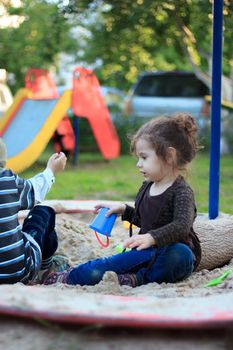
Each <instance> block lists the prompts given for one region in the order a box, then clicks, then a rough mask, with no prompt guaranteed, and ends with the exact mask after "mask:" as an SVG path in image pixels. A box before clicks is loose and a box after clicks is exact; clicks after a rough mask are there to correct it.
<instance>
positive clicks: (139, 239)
mask: <svg viewBox="0 0 233 350" xmlns="http://www.w3.org/2000/svg"><path fill="white" fill-rule="evenodd" d="M155 244H156V242H155V240H154V238H153V237H152V236H151V235H150V234H149V233H145V234H142V235H134V236H132V237H130V238H129V239H127V241H126V242H125V243H124V244H123V249H126V248H131V249H132V248H137V250H142V249H146V248H149V247H151V246H153V245H155Z"/></svg>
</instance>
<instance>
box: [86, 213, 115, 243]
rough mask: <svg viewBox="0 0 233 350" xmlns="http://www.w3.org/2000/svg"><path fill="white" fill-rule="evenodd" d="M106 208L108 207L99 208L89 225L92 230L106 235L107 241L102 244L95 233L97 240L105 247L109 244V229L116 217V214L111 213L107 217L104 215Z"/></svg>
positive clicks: (110, 229)
mask: <svg viewBox="0 0 233 350" xmlns="http://www.w3.org/2000/svg"><path fill="white" fill-rule="evenodd" d="M108 210H109V209H108V208H101V209H100V211H99V212H98V214H97V215H96V217H95V219H94V220H93V222H92V223H91V224H90V225H89V227H90V228H91V229H92V230H94V231H95V233H96V232H98V233H100V234H102V235H104V236H106V237H107V243H106V244H104V243H103V242H101V241H100V239H99V237H98V235H97V234H96V237H97V239H98V242H99V243H100V244H101V245H102V246H103V247H105V248H106V247H108V245H109V237H110V236H111V231H112V228H113V225H114V223H115V221H116V218H117V214H112V215H110V216H109V217H106V216H105V215H106V213H107V211H108Z"/></svg>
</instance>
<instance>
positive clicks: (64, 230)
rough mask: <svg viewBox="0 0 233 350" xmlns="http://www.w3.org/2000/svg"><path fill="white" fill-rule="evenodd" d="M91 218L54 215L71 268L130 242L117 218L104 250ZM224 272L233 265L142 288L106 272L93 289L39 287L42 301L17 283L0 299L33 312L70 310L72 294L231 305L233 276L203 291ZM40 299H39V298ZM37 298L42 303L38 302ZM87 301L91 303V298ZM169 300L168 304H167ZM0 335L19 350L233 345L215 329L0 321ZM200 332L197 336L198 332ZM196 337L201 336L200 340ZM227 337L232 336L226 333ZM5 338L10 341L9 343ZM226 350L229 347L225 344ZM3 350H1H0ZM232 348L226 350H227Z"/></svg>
mask: <svg viewBox="0 0 233 350" xmlns="http://www.w3.org/2000/svg"><path fill="white" fill-rule="evenodd" d="M93 217H94V215H93V214H92V213H85V214H72V215H70V214H69V215H68V214H58V215H57V220H56V229H57V233H58V236H59V248H58V251H57V253H58V254H65V255H67V256H68V257H69V259H70V264H71V265H72V266H75V265H76V264H80V263H83V262H85V261H87V260H89V259H94V258H96V257H102V256H107V255H112V254H115V253H116V249H115V247H116V245H117V244H118V243H120V242H123V241H124V240H125V238H127V237H128V229H127V228H126V227H125V226H124V225H123V223H122V222H121V221H120V219H117V221H116V224H115V225H114V228H113V230H112V237H111V239H110V246H109V247H108V248H106V249H104V248H102V247H101V246H100V245H99V243H98V242H97V240H96V237H95V235H94V233H93V231H92V230H91V229H90V228H89V227H88V223H90V222H91V221H92V219H93ZM228 268H233V260H231V261H229V263H228V264H226V265H224V266H222V267H221V268H220V267H219V268H215V269H213V270H212V271H209V270H205V269H204V270H201V271H199V272H195V273H193V274H192V276H191V277H189V278H188V279H187V280H185V281H182V282H179V283H176V284H169V283H168V284H165V283H162V284H160V285H159V284H157V283H150V284H148V285H145V286H140V287H137V288H131V287H128V286H119V284H118V283H117V280H116V278H115V277H114V274H111V273H106V274H105V276H104V278H103V280H102V281H101V282H100V283H99V284H97V285H95V286H67V285H63V284H56V285H52V286H42V285H41V286H38V287H37V288H39V290H40V292H41V293H39V294H41V299H40V297H38V295H37V294H36V293H35V298H34V299H33V300H32V294H30V293H29V294H27V288H29V287H25V286H23V285H22V284H21V283H17V284H16V285H14V287H12V286H7V285H6V286H0V289H1V299H2V300H6V301H8V302H9V301H10V300H11V301H12V303H13V304H14V305H15V306H16V307H17V305H18V307H22V305H25V307H28V306H29V307H31V308H32V309H33V308H35V309H36V305H37V304H40V303H44V305H46V303H49V307H50V308H53V307H54V308H55V309H56V308H59V307H61V305H62V300H63V299H64V300H65V299H70V300H69V303H68V304H67V305H71V307H72V295H84V294H90V295H93V294H94V295H97V296H98V297H99V296H101V295H102V294H106V295H117V296H131V297H135V296H136V297H143V298H144V297H146V298H148V300H149V299H150V298H151V297H154V298H156V300H158V299H159V300H161V304H164V305H166V303H167V304H168V305H169V302H170V303H172V304H174V303H176V301H178V302H179V303H182V300H186V301H187V302H189V301H190V300H191V301H192V300H193V301H194V300H196V299H198V298H200V300H201V298H202V297H208V296H210V297H215V296H216V301H217V302H221V300H224V299H225V300H228V302H230V301H231V300H233V273H232V274H230V275H229V276H228V277H227V278H226V280H225V281H224V282H223V283H221V284H220V285H218V286H215V287H211V288H205V287H204V285H205V284H206V283H207V282H209V281H210V280H211V279H213V278H216V277H218V276H219V275H221V274H222V273H223V272H224V271H226V270H227V269H228ZM37 297H38V298H37ZM39 299H40V300H39ZM90 299H91V298H90ZM166 300H167V301H166ZM0 324H1V330H2V333H1V335H0V343H1V344H2V345H3V346H4V349H5V350H9V349H15V348H17V347H18V348H20V349H21V348H22V349H24V350H31V349H33V350H37V349H38V350H40V349H50V350H51V349H59V350H60V349H61V350H63V349H64V350H65V349H77V350H78V349H80V350H81V349H101V350H102V349H119V348H121V349H126V350H129V349H133V348H134V349H136V350H140V349H142V348H145V349H154V344H155V341H156V342H157V345H159V346H158V348H159V349H166V350H169V349H174V348H176V347H177V348H180V349H189V350H194V349H195V350H197V349H203V350H208V349H212V350H213V349H227V348H228V347H225V345H226V343H227V344H228V343H229V342H230V343H232V338H231V339H230V340H229V337H230V336H229V335H228V336H226V333H224V332H222V331H220V330H218V331H215V332H212V331H208V332H205V331H202V332H201V331H195V332H193V333H192V332H190V331H183V330H180V331H179V333H177V332H174V331H172V330H168V331H166V330H160V331H157V332H156V331H155V330H154V331H151V330H149V329H148V330H141V331H140V334H138V332H137V330H136V331H134V330H129V329H119V330H118V331H117V332H116V331H115V330H106V329H104V328H102V327H101V326H100V325H98V324H97V325H94V326H84V327H83V326H80V325H77V326H76V327H74V326H69V327H68V326H61V325H54V324H51V323H50V322H44V321H42V320H39V323H35V322H32V321H31V322H28V321H26V320H20V319H8V318H7V319H4V318H3V317H2V318H0ZM12 327H13V328H12ZM198 332H199V333H198ZM198 334H199V335H198ZM229 334H231V333H229ZM7 339H11V340H10V341H8V340H7ZM227 346H228V345H227ZM0 348H1V347H0ZM229 349H230V348H229Z"/></svg>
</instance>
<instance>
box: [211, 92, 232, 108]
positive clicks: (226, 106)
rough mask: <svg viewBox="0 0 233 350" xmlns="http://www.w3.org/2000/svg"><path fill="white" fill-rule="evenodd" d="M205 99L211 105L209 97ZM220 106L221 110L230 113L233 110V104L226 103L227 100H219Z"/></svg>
mask: <svg viewBox="0 0 233 350" xmlns="http://www.w3.org/2000/svg"><path fill="white" fill-rule="evenodd" d="M205 99H206V101H207V102H208V103H211V96H205ZM221 106H222V108H226V109H228V110H230V111H232V110H233V102H231V101H227V100H223V99H222V100H221Z"/></svg>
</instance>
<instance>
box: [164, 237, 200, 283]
mask: <svg viewBox="0 0 233 350" xmlns="http://www.w3.org/2000/svg"><path fill="white" fill-rule="evenodd" d="M169 248H170V249H169V250H168V252H167V254H168V255H167V259H166V263H167V267H168V269H169V270H170V276H172V280H173V281H171V282H177V281H181V280H183V279H185V278H187V277H189V276H190V275H191V273H192V271H193V268H194V258H193V253H192V251H191V249H190V248H189V247H188V246H187V245H185V244H182V243H177V244H175V245H173V246H171V247H169Z"/></svg>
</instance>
